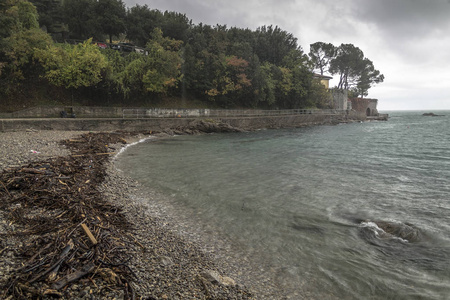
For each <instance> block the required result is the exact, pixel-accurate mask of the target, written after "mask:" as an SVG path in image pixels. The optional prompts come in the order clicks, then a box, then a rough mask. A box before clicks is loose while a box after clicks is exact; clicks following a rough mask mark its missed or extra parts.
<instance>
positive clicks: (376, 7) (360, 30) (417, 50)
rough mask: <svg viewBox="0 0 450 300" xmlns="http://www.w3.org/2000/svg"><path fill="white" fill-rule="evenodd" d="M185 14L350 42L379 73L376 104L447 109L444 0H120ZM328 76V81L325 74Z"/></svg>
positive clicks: (448, 16)
mask: <svg viewBox="0 0 450 300" xmlns="http://www.w3.org/2000/svg"><path fill="white" fill-rule="evenodd" d="M124 2H125V3H126V5H127V6H128V7H131V6H134V5H135V4H139V5H144V4H146V5H148V6H149V8H151V9H158V10H160V11H166V10H168V11H176V12H180V13H184V14H186V16H187V17H188V18H189V19H192V20H193V22H194V23H195V24H198V23H200V22H202V23H205V24H209V25H216V24H220V25H225V24H226V25H228V27H233V26H236V27H243V28H250V29H256V28H257V27H259V26H262V25H278V26H279V27H281V28H282V29H284V30H286V31H288V32H291V33H293V34H294V35H295V36H296V37H297V38H298V42H299V45H300V46H301V47H302V48H303V50H304V51H305V52H309V45H310V44H311V43H315V42H318V41H322V42H330V43H333V44H334V45H336V46H338V45H340V44H341V43H352V44H354V45H355V46H357V47H359V48H360V49H361V50H363V52H364V54H365V55H366V57H368V58H369V59H371V60H372V61H373V62H374V65H375V67H376V68H377V69H378V70H380V71H381V73H383V74H384V75H385V77H386V78H385V82H384V83H382V84H380V85H378V86H375V87H373V88H372V89H371V90H370V91H369V97H372V98H377V99H379V108H380V110H391V109H404V110H409V109H424V110H429V109H450V87H449V84H448V83H449V82H450V68H447V67H446V66H447V65H448V62H449V61H450V51H449V49H450V35H448V34H447V31H448V30H449V28H450V0H432V1H423V0H377V1H373V0H341V1H335V0H323V1H318V0H283V1H281V0H278V1H277V0H258V1H255V0H247V1H242V0H228V1H215V0H126V1H124ZM332 83H333V82H332Z"/></svg>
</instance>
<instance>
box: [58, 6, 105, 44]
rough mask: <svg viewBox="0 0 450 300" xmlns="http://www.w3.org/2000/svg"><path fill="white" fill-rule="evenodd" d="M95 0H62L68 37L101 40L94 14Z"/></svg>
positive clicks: (98, 25)
mask: <svg viewBox="0 0 450 300" xmlns="http://www.w3.org/2000/svg"><path fill="white" fill-rule="evenodd" d="M96 4H97V1H96V0H64V1H63V7H62V10H63V15H64V20H65V23H66V24H67V25H68V27H69V37H70V38H73V39H80V40H86V39H88V38H94V39H96V40H101V38H102V33H101V30H100V23H99V20H98V15H97V14H96V10H95V7H96Z"/></svg>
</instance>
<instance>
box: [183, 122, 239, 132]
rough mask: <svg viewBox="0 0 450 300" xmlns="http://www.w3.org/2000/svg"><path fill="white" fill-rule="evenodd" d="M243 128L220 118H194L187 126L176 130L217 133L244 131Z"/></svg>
mask: <svg viewBox="0 0 450 300" xmlns="http://www.w3.org/2000/svg"><path fill="white" fill-rule="evenodd" d="M242 131H243V130H242V129H241V128H236V127H233V126H231V125H230V124H227V123H224V122H221V121H218V120H208V119H205V120H194V121H192V122H190V123H189V125H188V126H187V127H184V128H177V130H176V132H179V133H180V132H184V133H186V134H198V133H213V132H214V133H217V132H242Z"/></svg>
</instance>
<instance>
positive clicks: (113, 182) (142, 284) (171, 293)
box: [0, 130, 284, 299]
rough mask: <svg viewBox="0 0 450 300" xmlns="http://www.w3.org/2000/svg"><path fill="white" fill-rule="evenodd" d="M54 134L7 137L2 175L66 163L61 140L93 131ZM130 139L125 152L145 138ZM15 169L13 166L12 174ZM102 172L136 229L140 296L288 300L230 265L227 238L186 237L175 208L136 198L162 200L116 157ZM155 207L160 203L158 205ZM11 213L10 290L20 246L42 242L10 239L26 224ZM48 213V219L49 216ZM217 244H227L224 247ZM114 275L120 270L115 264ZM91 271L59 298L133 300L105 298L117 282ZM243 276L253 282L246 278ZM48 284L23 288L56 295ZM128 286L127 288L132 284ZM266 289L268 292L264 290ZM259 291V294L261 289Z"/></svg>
mask: <svg viewBox="0 0 450 300" xmlns="http://www.w3.org/2000/svg"><path fill="white" fill-rule="evenodd" d="M48 133H49V132H48V131H35V130H32V131H28V132H27V131H21V132H8V133H0V138H2V140H4V141H5V142H4V143H3V144H2V146H1V151H3V154H4V155H3V156H1V158H0V172H1V173H2V174H3V173H5V172H10V171H11V170H12V169H14V168H16V169H17V168H20V166H25V165H27V164H28V163H30V162H36V161H46V160H48V159H50V158H52V157H57V156H62V157H63V159H64V158H66V159H67V158H68V157H69V151H68V149H67V148H66V147H62V146H60V145H59V144H58V141H60V140H68V139H75V138H78V137H79V136H80V134H86V132H67V131H56V132H52V134H48ZM97 134H99V133H97ZM166 136H167V135H166ZM140 138H142V136H141V137H140ZM126 139H127V142H128V144H127V145H126V146H125V147H129V146H130V145H131V144H132V143H133V142H137V140H139V137H131V138H130V137H127V138H126ZM130 142H131V144H130ZM30 147H33V148H35V149H30V150H28V151H31V150H34V151H35V152H30V153H28V152H25V150H24V149H28V148H30ZM108 147H109V148H110V149H112V150H114V151H121V149H124V147H122V145H117V144H114V145H109V146H108ZM37 152H39V153H37ZM17 157H19V158H17ZM16 158H17V159H16ZM11 162H14V163H11ZM11 167H13V168H12V169H11ZM7 168H9V169H7ZM103 168H104V171H105V172H106V173H105V174H106V176H105V179H104V180H103V181H101V182H100V183H99V184H98V186H96V187H95V188H96V189H97V190H98V191H99V192H100V193H101V195H102V196H103V198H104V199H105V200H106V202H107V203H109V204H111V205H113V206H115V207H117V208H118V210H119V211H121V213H123V215H124V216H125V218H126V219H127V220H128V221H129V222H130V223H131V225H132V226H131V227H132V228H133V229H132V230H131V231H130V236H131V237H132V239H131V243H129V244H126V246H125V252H126V253H127V256H128V258H130V261H127V265H128V267H129V268H130V269H131V273H132V275H133V276H131V277H129V278H132V277H134V278H133V279H132V280H129V279H128V278H127V280H129V281H130V285H132V289H133V290H134V291H135V292H136V295H138V296H139V297H143V298H147V299H195V298H198V299H206V298H210V299H283V298H284V297H283V296H282V295H281V294H280V292H279V291H275V290H274V287H273V285H272V286H270V284H269V282H267V278H266V282H261V278H257V277H256V276H254V275H253V274H246V273H247V272H250V269H248V268H244V266H243V265H242V261H241V262H230V261H227V259H229V258H230V257H229V256H227V255H226V254H224V253H219V252H220V251H221V249H224V248H226V247H228V245H227V243H226V242H225V241H221V242H219V241H218V240H217V239H216V240H217V241H212V242H211V240H209V241H210V242H211V244H213V245H211V244H210V245H206V244H202V242H204V240H202V239H195V238H193V236H194V235H195V234H199V233H195V234H194V235H192V234H189V233H187V232H188V231H189V230H190V229H189V228H186V227H184V228H183V225H182V224H180V223H179V222H177V216H176V215H170V209H168V207H164V206H163V205H161V202H164V200H162V201H156V200H155V199H153V200H155V201H153V203H150V204H149V203H147V204H146V203H143V202H142V199H143V198H140V199H139V198H137V197H138V196H139V195H141V196H142V195H144V194H145V197H146V198H147V199H148V198H150V200H152V196H153V197H161V195H158V194H153V195H150V197H149V193H148V191H144V190H142V189H141V188H140V187H139V184H138V183H136V182H133V181H132V180H131V179H129V178H126V177H124V176H123V175H121V174H120V172H119V171H118V170H116V169H115V167H114V159H113V158H109V159H108V160H107V162H106V164H105V165H104V166H103ZM3 184H4V183H3ZM5 190H7V189H5ZM5 190H0V196H3V197H7V195H5ZM2 193H3V194H2ZM8 193H9V192H8ZM10 196H11V195H10ZM160 200H161V199H160ZM156 202H158V203H157V204H155V203H156ZM10 209H11V208H4V207H3V208H2V209H1V210H0V220H1V223H2V224H1V225H2V226H0V234H1V235H2V236H5V237H6V238H5V239H4V240H2V242H1V245H0V246H1V247H0V251H1V253H0V273H1V274H0V275H1V278H2V279H1V280H0V285H1V286H4V285H5V284H6V283H7V281H8V280H9V279H11V276H12V277H14V276H16V275H15V271H17V269H19V267H20V266H23V265H24V264H25V258H24V257H23V255H22V254H21V249H20V248H24V247H25V246H26V245H29V244H30V242H32V240H33V239H36V236H28V237H22V236H17V235H11V233H12V232H13V231H14V230H17V228H19V227H18V226H16V227H15V226H14V225H12V224H11V222H9V221H8V218H9V216H8V212H9V211H10ZM156 211H158V212H156ZM168 211H169V213H168ZM155 212H156V213H155ZM42 213H43V214H44V215H45V214H46V212H45V211H44V212H42ZM184 226H185V225H184ZM194 231H195V230H194ZM37 238H39V237H37ZM128 240H130V239H128ZM217 244H221V245H220V246H217ZM221 257H223V258H221ZM111 270H115V269H114V268H112V267H111ZM67 272H68V271H67ZM92 272H93V271H91V273H90V276H89V278H90V280H91V281H92V282H89V281H86V280H83V279H81V280H80V281H77V282H75V284H72V285H69V288H67V289H65V291H64V292H57V293H56V292H55V294H53V296H54V295H58V296H59V297H61V299H71V298H75V299H89V297H90V296H93V297H101V298H105V299H107V298H111V299H112V298H114V297H119V298H121V297H122V298H123V297H125V298H124V299H134V297H128V298H127V290H126V289H125V290H123V289H122V290H120V289H119V288H118V289H113V291H112V292H109V293H107V294H106V295H107V296H105V295H104V293H106V292H105V291H104V289H105V286H107V285H108V284H109V285H111V283H110V282H108V281H105V280H104V278H102V277H101V276H100V275H99V273H98V272H97V271H95V272H94V273H92ZM96 272H97V273H96ZM116 272H117V271H116ZM118 274H119V273H118ZM61 276H62V275H61ZM229 276H231V277H229ZM244 277H247V278H246V279H243V278H244ZM93 278H94V280H93ZM48 282H49V281H48V280H46V281H45V282H44V283H43V284H41V285H39V284H33V285H30V287H28V288H29V291H28V294H27V288H26V287H24V286H21V291H22V292H23V293H24V295H32V294H33V293H41V296H42V297H43V298H44V299H45V298H51V296H50V295H52V294H45V292H48V290H47V291H46V290H45V288H48V284H49V283H48ZM92 283H93V285H92ZM243 283H245V284H248V285H249V288H247V287H246V286H244V285H242V284H243ZM125 286H127V285H126V284H125ZM258 286H259V287H258ZM259 288H264V289H265V290H264V291H263V290H259ZM255 289H258V291H257V292H255ZM30 291H31V292H30ZM30 293H31V294H30ZM102 293H103V294H102ZM13 294H14V293H13ZM5 295H6V294H5ZM10 299H15V297H14V295H10Z"/></svg>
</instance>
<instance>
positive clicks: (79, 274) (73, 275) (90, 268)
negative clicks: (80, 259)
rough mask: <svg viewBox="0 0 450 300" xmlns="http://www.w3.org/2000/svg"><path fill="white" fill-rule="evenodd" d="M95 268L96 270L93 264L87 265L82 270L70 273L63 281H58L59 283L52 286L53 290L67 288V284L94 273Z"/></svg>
mask: <svg viewBox="0 0 450 300" xmlns="http://www.w3.org/2000/svg"><path fill="white" fill-rule="evenodd" d="M94 268H95V265H94V264H93V263H90V264H87V265H85V266H83V267H82V268H81V269H80V270H78V271H75V272H73V273H70V274H68V275H66V276H64V277H63V278H62V279H61V280H58V281H57V282H55V283H54V284H52V289H54V290H60V289H62V288H63V287H65V286H66V285H67V284H69V283H71V282H73V281H76V280H78V279H80V278H81V277H83V276H84V275H86V274H89V273H90V272H92V271H93V270H94Z"/></svg>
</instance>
